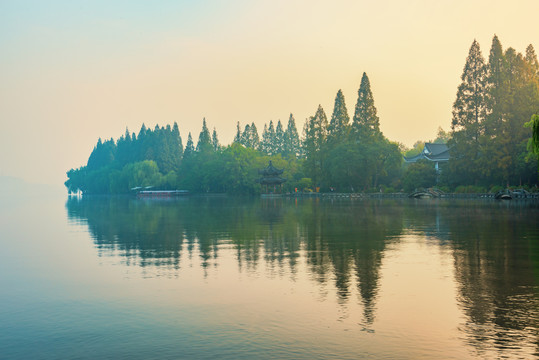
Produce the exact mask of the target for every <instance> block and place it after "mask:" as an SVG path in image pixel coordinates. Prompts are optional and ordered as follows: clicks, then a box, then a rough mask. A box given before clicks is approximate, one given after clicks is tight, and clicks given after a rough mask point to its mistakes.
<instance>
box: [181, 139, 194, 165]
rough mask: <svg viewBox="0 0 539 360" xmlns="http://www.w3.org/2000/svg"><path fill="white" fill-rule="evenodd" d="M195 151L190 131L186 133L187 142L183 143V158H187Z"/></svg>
mask: <svg viewBox="0 0 539 360" xmlns="http://www.w3.org/2000/svg"><path fill="white" fill-rule="evenodd" d="M194 152H195V146H194V144H193V137H192V136H191V133H189V135H187V144H186V145H185V151H184V152H183V158H184V159H187V158H189V157H191V156H192V155H193V153H194Z"/></svg>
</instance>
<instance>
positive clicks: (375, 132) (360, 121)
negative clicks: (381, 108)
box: [352, 73, 381, 140]
mask: <svg viewBox="0 0 539 360" xmlns="http://www.w3.org/2000/svg"><path fill="white" fill-rule="evenodd" d="M352 130H353V132H354V134H355V136H356V137H359V139H360V140H362V139H368V138H370V137H372V136H381V132H380V119H379V118H378V115H377V111H376V107H375V106H374V97H373V95H372V91H371V83H370V81H369V77H368V76H367V74H366V73H363V76H362V77H361V84H360V85H359V90H358V96H357V103H356V110H355V112H354V120H353V123H352Z"/></svg>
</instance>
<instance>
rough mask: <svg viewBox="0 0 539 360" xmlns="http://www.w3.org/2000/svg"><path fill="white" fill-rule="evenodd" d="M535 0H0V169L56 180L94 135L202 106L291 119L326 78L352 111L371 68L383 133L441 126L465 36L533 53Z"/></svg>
mask: <svg viewBox="0 0 539 360" xmlns="http://www.w3.org/2000/svg"><path fill="white" fill-rule="evenodd" d="M538 13H539V1H537V0H530V1H512V2H508V1H495V0H488V1H472V0H466V1H444V0H437V1H432V0H425V1H411V0H408V1H376V2H375V1H344V0H332V1H316V0H310V1H293V0H283V1H281V0H271V1H254V0H223V1H151V2H150V1H114V2H112V1H71V0H70V1H21V0H14V1H6V0H0V125H1V127H0V176H1V175H10V176H16V177H21V178H23V179H25V180H27V181H30V182H38V183H61V182H63V181H65V179H66V175H65V172H66V171H67V170H69V169H70V168H72V167H79V166H81V165H85V164H86V161H87V159H88V156H89V154H90V152H91V150H92V148H93V146H94V145H95V143H96V141H97V139H98V138H99V137H101V138H110V137H114V138H118V137H119V136H120V135H122V134H123V133H124V132H125V128H126V126H127V127H128V128H129V130H130V131H132V132H133V131H135V132H137V133H138V131H139V129H140V127H141V125H142V123H145V124H146V126H149V127H154V126H155V124H156V123H158V124H159V125H166V124H172V123H173V122H174V121H177V122H178V124H179V126H180V132H181V134H182V138H183V140H184V143H185V142H186V139H187V134H188V132H192V134H193V137H194V138H195V140H196V138H197V137H198V133H199V132H200V127H201V124H202V118H203V117H206V120H207V122H208V126H209V127H210V129H211V128H213V127H216V129H217V132H218V134H219V137H220V140H221V143H223V144H228V143H230V142H231V141H232V139H233V136H234V133H235V129H236V122H237V121H240V123H241V124H242V125H245V124H246V123H251V122H253V121H254V122H255V123H256V125H257V127H258V129H259V132H260V133H261V132H262V129H263V126H264V123H267V122H269V121H270V120H274V121H277V120H279V119H280V120H281V121H283V122H284V123H285V125H286V121H287V120H288V116H289V114H290V113H293V114H294V117H295V119H296V124H297V127H298V130H299V131H300V132H301V130H302V128H303V123H304V121H305V119H306V118H307V117H308V116H311V115H313V114H314V113H315V111H316V109H317V107H318V104H321V105H322V106H323V107H324V109H325V111H326V113H327V115H328V117H329V116H331V112H332V111H333V102H334V99H335V95H336V93H337V91H338V90H339V89H342V90H343V93H344V95H345V98H346V105H347V108H348V111H349V114H350V116H352V114H353V110H354V107H355V102H356V100H357V90H358V88H359V84H360V80H361V75H362V74H363V72H366V73H367V74H368V76H369V78H370V81H371V86H372V90H373V94H374V99H375V104H376V106H377V108H378V114H379V116H380V126H381V129H382V131H383V132H384V134H385V135H386V136H387V137H388V138H389V139H390V140H393V141H399V142H402V143H404V144H406V145H408V146H411V145H412V144H413V143H414V142H415V141H416V140H429V139H434V138H435V136H436V131H437V128H438V127H439V126H442V127H443V128H444V129H446V130H448V129H449V126H450V120H451V106H452V103H453V101H454V99H455V93H456V89H457V86H458V84H459V82H460V75H461V73H462V68H463V66H464V62H465V59H466V56H467V54H468V50H469V47H470V45H471V43H472V41H473V40H474V38H475V39H477V40H478V41H479V43H480V45H481V49H482V51H483V54H484V56H485V57H487V56H488V51H489V49H490V45H491V41H492V37H493V35H494V34H497V35H498V37H499V38H500V41H501V42H502V45H503V47H504V49H505V48H507V47H510V46H511V47H514V48H515V49H516V50H517V51H519V52H524V51H525V49H526V46H527V45H528V44H533V45H534V47H535V48H536V51H537V52H539V27H538V26H537V14H538Z"/></svg>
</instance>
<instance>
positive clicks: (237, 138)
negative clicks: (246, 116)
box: [234, 121, 241, 144]
mask: <svg viewBox="0 0 539 360" xmlns="http://www.w3.org/2000/svg"><path fill="white" fill-rule="evenodd" d="M234 142H235V143H236V144H240V143H241V130H240V122H239V121H238V123H237V124H236V136H234Z"/></svg>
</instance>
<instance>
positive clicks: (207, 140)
mask: <svg viewBox="0 0 539 360" xmlns="http://www.w3.org/2000/svg"><path fill="white" fill-rule="evenodd" d="M211 148H212V144H211V137H210V131H209V130H208V126H207V125H206V118H204V119H203V120H202V130H201V131H200V135H198V143H197V151H199V152H202V151H207V150H210V149H211Z"/></svg>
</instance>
